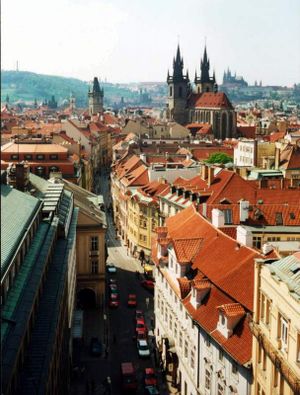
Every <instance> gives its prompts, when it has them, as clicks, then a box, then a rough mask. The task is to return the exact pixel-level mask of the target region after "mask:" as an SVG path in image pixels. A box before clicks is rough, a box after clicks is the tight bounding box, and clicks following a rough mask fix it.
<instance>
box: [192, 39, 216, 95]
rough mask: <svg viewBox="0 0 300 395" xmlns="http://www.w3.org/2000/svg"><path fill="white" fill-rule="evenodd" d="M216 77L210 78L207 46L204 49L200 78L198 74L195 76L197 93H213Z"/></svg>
mask: <svg viewBox="0 0 300 395" xmlns="http://www.w3.org/2000/svg"><path fill="white" fill-rule="evenodd" d="M215 83H216V81H215V77H214V76H213V77H210V76H209V59H208V57H207V51H206V45H205V47H204V54H203V59H201V75H200V78H198V76H197V73H196V75H195V84H196V92H197V93H203V92H213V91H214V88H215Z"/></svg>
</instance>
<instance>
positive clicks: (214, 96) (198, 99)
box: [188, 92, 233, 110]
mask: <svg viewBox="0 0 300 395" xmlns="http://www.w3.org/2000/svg"><path fill="white" fill-rule="evenodd" d="M188 107H189V108H191V107H192V108H210V107H213V108H224V109H231V110H233V106H232V104H231V102H230V100H229V99H228V97H227V95H226V94H225V93H224V92H204V93H193V94H192V95H191V96H190V98H189V101H188Z"/></svg>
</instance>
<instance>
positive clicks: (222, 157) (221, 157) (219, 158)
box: [206, 152, 233, 165]
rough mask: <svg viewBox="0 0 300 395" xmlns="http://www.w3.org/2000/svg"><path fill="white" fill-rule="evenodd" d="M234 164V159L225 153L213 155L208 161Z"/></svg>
mask: <svg viewBox="0 0 300 395" xmlns="http://www.w3.org/2000/svg"><path fill="white" fill-rule="evenodd" d="M230 162H231V163H232V162H233V159H232V157H231V156H229V155H227V154H225V153H224V152H215V153H214V154H211V155H210V156H209V158H208V159H207V160H206V163H212V164H213V163H218V164H223V165H225V163H230Z"/></svg>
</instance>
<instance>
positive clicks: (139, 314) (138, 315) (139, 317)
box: [135, 310, 144, 321]
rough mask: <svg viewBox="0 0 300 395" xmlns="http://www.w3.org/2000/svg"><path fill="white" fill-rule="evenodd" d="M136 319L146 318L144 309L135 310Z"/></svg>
mask: <svg viewBox="0 0 300 395" xmlns="http://www.w3.org/2000/svg"><path fill="white" fill-rule="evenodd" d="M135 320H136V321H138V320H144V312H143V311H142V310H135Z"/></svg>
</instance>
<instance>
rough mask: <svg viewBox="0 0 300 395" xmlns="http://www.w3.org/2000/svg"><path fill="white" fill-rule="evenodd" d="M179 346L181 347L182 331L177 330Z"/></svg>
mask: <svg viewBox="0 0 300 395" xmlns="http://www.w3.org/2000/svg"><path fill="white" fill-rule="evenodd" d="M179 347H180V348H182V332H181V331H180V332H179Z"/></svg>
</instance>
